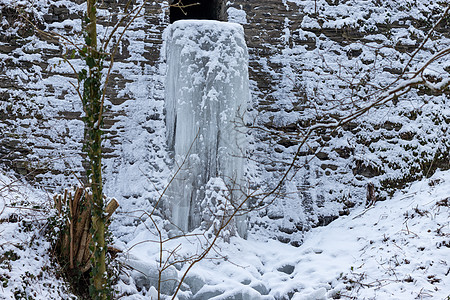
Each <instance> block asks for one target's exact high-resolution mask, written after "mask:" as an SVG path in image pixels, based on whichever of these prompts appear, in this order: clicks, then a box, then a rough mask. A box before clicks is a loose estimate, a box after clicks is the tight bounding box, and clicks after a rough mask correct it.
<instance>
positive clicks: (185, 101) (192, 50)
mask: <svg viewBox="0 0 450 300" xmlns="http://www.w3.org/2000/svg"><path fill="white" fill-rule="evenodd" d="M165 42H166V43H165V45H166V46H165V47H166V59H167V66H168V69H167V77H166V95H165V96H166V124H167V140H168V146H169V149H170V150H171V151H173V153H174V158H175V164H174V172H175V171H177V170H178V169H179V172H178V175H177V176H176V178H175V180H174V181H173V182H172V183H171V185H170V186H169V190H168V193H167V194H168V197H169V203H170V208H171V214H172V221H173V223H174V224H175V225H176V226H178V227H179V228H180V229H182V230H183V231H187V230H191V229H193V228H196V227H198V226H199V225H200V222H201V218H200V209H201V208H200V203H201V201H202V200H203V198H204V195H205V190H204V189H205V186H206V184H207V183H208V181H209V179H210V178H213V177H220V178H222V179H223V181H224V182H225V184H226V186H227V187H228V188H229V189H230V191H232V193H231V194H232V201H233V202H234V203H237V204H238V203H240V201H242V200H243V193H242V192H241V190H242V189H244V188H245V184H244V180H243V170H244V162H245V159H244V156H245V148H246V129H245V127H244V126H243V122H242V117H243V115H244V112H245V110H246V105H247V102H248V100H249V83H248V52H247V46H246V44H245V39H244V30H243V28H242V26H240V25H238V24H232V23H225V22H218V21H210V20H180V21H177V22H175V23H173V24H171V25H170V26H169V27H168V28H167V30H166V31H165ZM180 166H181V168H180ZM237 227H238V232H239V234H240V235H241V236H244V235H245V231H246V228H245V222H243V221H242V218H241V219H240V220H238V224H237Z"/></svg>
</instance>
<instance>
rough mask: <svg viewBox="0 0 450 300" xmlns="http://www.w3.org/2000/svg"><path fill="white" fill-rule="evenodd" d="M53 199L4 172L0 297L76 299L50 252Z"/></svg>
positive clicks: (0, 193)
mask: <svg viewBox="0 0 450 300" xmlns="http://www.w3.org/2000/svg"><path fill="white" fill-rule="evenodd" d="M50 199H51V198H50V197H49V195H47V194H46V193H44V192H43V191H39V190H36V189H33V188H31V187H29V186H27V185H26V184H24V183H23V182H21V181H20V180H16V179H13V178H12V177H8V176H6V175H5V174H3V172H0V299H73V298H76V297H75V296H73V295H72V294H71V293H70V291H69V287H68V286H67V284H66V283H65V282H64V281H63V280H62V278H61V276H60V275H61V274H60V272H58V267H57V265H56V264H55V261H54V258H52V256H51V254H50V253H51V243H50V242H49V240H48V238H47V236H46V229H47V225H48V217H49V211H50V207H51V202H49V200H50ZM58 273H59V274H58Z"/></svg>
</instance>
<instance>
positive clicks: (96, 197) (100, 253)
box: [83, 0, 107, 299]
mask: <svg viewBox="0 0 450 300" xmlns="http://www.w3.org/2000/svg"><path fill="white" fill-rule="evenodd" d="M96 2H97V1H96V0H87V22H88V23H87V24H86V39H85V40H86V46H87V56H86V63H87V65H88V67H89V73H88V77H87V78H86V80H85V81H84V90H83V91H84V95H83V98H84V99H83V102H84V103H83V107H84V110H85V113H86V116H85V125H86V145H85V146H86V151H87V154H88V159H89V166H90V169H89V170H88V180H89V184H90V186H91V188H92V229H93V233H92V242H91V243H92V245H91V246H92V247H93V262H92V271H91V276H92V278H91V280H92V282H91V296H92V298H94V299H106V298H107V280H106V278H107V277H106V262H105V257H106V245H105V229H106V228H105V223H106V218H105V216H104V213H103V211H104V204H103V187H102V130H101V129H102V125H103V119H102V115H103V111H102V110H103V105H102V103H101V99H102V97H101V95H102V89H101V69H102V58H101V56H100V54H99V51H98V49H97V17H96V7H95V5H96Z"/></svg>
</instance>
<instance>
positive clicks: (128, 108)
mask: <svg viewBox="0 0 450 300" xmlns="http://www.w3.org/2000/svg"><path fill="white" fill-rule="evenodd" d="M126 2H127V1H124V0H105V1H103V2H102V7H101V8H100V10H99V11H100V12H101V16H102V17H100V19H99V20H100V23H101V24H102V25H103V26H104V27H102V29H100V34H105V33H106V28H108V27H109V28H110V26H111V25H112V24H114V23H115V22H116V21H117V15H118V14H117V13H118V12H120V11H123V10H124V9H125V5H126ZM397 2H398V1H376V0H373V1H356V0H353V1H325V0H317V1H312V0H311V1H308V0H302V1H301V0H295V1H294V0H293V1H284V0H265V1H256V0H251V1H247V0H245V1H244V0H232V1H227V3H226V6H225V7H223V8H221V9H222V11H223V13H222V14H223V15H225V16H227V18H228V19H229V20H231V21H233V22H239V23H241V24H242V25H243V27H244V30H245V36H246V40H247V41H246V42H247V45H248V51H249V77H250V87H251V90H252V105H251V107H250V108H249V112H248V117H249V120H252V122H249V123H251V125H252V126H251V127H252V128H251V131H252V132H251V133H252V140H251V141H250V142H251V145H250V152H251V155H252V162H251V163H250V168H249V171H248V172H247V176H246V177H247V178H248V180H249V183H250V185H253V186H255V187H261V186H269V187H270V186H274V185H276V184H277V179H278V178H282V176H283V174H284V172H285V171H286V169H287V164H286V162H289V161H292V157H293V155H294V153H296V152H298V153H299V158H298V160H297V161H296V163H295V168H294V169H295V171H296V172H295V174H292V175H291V176H290V177H289V178H290V180H288V181H286V182H285V183H284V184H283V185H282V189H281V192H282V194H281V195H280V197H279V198H280V199H276V200H274V204H273V205H272V206H271V207H270V209H264V203H262V206H261V207H260V209H259V210H258V212H257V213H255V214H254V216H252V220H253V221H252V226H253V229H252V230H258V231H260V232H266V233H267V235H271V236H276V237H278V239H280V240H282V241H284V242H289V243H292V244H294V245H298V244H299V243H301V240H302V232H303V231H305V230H308V229H309V228H311V227H312V226H318V225H323V224H326V223H328V222H330V221H331V220H333V219H334V218H335V217H336V216H337V215H339V214H346V213H348V209H349V208H350V207H352V206H353V205H355V203H359V202H362V201H363V199H364V197H365V189H366V185H367V183H368V181H371V182H373V183H374V186H375V190H376V195H377V198H378V199H383V198H384V197H385V196H386V195H387V194H388V192H389V191H392V190H393V189H395V188H398V187H401V186H403V185H404V184H405V183H407V182H408V181H411V180H414V179H417V178H418V177H420V176H424V175H431V174H432V172H433V171H434V170H435V169H436V168H444V169H445V168H448V167H449V165H448V164H449V159H448V153H449V149H450V146H449V140H450V139H448V135H449V132H448V130H447V126H448V125H447V124H449V123H450V117H449V114H448V110H447V109H448V95H435V94H433V91H430V90H428V89H425V88H421V89H418V90H413V91H411V92H410V93H408V95H407V96H403V97H400V98H399V99H398V100H399V101H396V102H394V103H391V104H388V105H387V106H385V107H379V108H377V109H374V110H372V111H371V113H370V114H369V115H367V116H365V117H363V118H361V119H359V120H357V121H355V122H354V123H351V124H347V125H346V126H345V127H344V128H342V129H340V130H337V131H329V132H328V131H324V132H318V133H317V134H316V135H314V136H313V137H312V138H311V139H310V141H309V142H308V144H307V145H305V147H304V148H302V149H300V150H299V151H297V147H298V144H299V143H300V141H301V139H302V134H304V132H305V130H306V128H308V126H309V125H310V124H315V123H317V122H325V123H327V122H333V121H335V120H336V119H338V118H339V117H341V116H343V115H347V114H350V113H352V112H353V111H354V110H355V109H357V108H358V107H361V106H364V105H365V104H367V103H368V102H370V101H372V100H373V99H374V97H376V95H377V93H376V90H377V87H385V86H388V85H389V84H390V83H391V82H393V81H394V80H396V78H397V76H398V74H399V73H401V72H402V70H403V68H404V66H405V64H406V62H407V61H408V60H409V55H410V54H411V52H412V51H413V50H414V49H415V48H416V47H417V45H419V44H420V43H421V41H422V40H423V39H424V37H425V32H427V30H428V29H430V28H431V24H432V23H433V22H434V20H436V19H437V18H438V17H439V13H440V12H442V6H441V5H440V4H439V3H432V4H430V3H429V2H427V1H424V0H423V1H422V0H421V1H415V2H414V3H413V2H411V3H410V5H408V6H407V7H403V6H401V4H400V3H397ZM81 3H82V1H79V0H73V1H57V2H52V4H51V5H50V4H48V5H47V6H39V5H37V4H36V6H30V7H25V8H23V7H17V6H14V5H12V4H1V5H0V9H1V16H0V17H1V19H2V22H1V23H0V24H1V26H2V30H1V31H0V70H1V72H0V108H1V109H0V133H1V135H0V160H1V162H2V163H3V164H5V165H8V166H9V167H11V168H12V169H14V170H15V171H16V172H17V173H19V174H22V175H24V176H27V178H29V179H30V180H34V181H36V182H38V183H39V184H40V185H42V186H45V187H47V188H49V189H53V190H54V189H60V188H61V187H62V186H67V184H68V181H70V180H72V181H74V182H75V181H76V178H75V176H74V174H78V175H79V174H81V173H82V172H83V166H82V161H83V155H82V154H81V141H82V140H83V131H82V129H80V128H82V126H83V123H82V122H81V120H80V117H81V115H82V113H81V105H80V101H79V100H78V99H77V95H76V92H75V91H74V89H73V87H72V86H71V84H69V83H68V82H69V81H70V82H72V83H73V84H75V85H76V79H75V76H74V74H73V72H72V71H71V69H70V68H69V67H68V66H67V65H64V64H63V63H60V59H58V57H61V56H63V55H64V54H65V53H70V51H69V52H68V51H67V49H66V46H64V45H61V44H60V43H58V41H57V37H56V36H51V35H50V36H48V35H46V36H44V35H37V32H36V30H35V29H34V28H33V27H31V26H29V25H27V24H26V23H24V22H21V21H20V19H18V17H17V16H18V14H19V12H23V11H25V12H26V13H27V14H28V15H27V16H28V19H30V20H34V21H33V23H34V24H36V25H37V26H38V27H39V28H41V29H45V30H46V31H55V32H57V33H59V34H62V35H68V36H70V37H71V38H73V39H74V40H81V39H82V37H81V36H80V34H79V33H80V30H81V21H80V20H81V16H82V14H83V6H82V5H81ZM408 3H409V2H408ZM144 10H145V13H144V14H143V17H142V18H138V19H137V20H136V22H134V23H133V25H132V26H130V27H129V28H128V31H127V32H126V33H125V34H124V38H123V39H122V40H121V41H120V43H119V45H118V48H117V49H118V53H117V55H116V58H115V65H114V67H113V69H112V73H111V78H110V80H109V87H108V89H107V91H106V93H107V103H106V104H107V107H108V114H107V116H106V118H105V120H106V121H105V123H106V137H107V139H106V142H105V153H106V156H105V157H106V159H105V178H106V190H107V192H108V194H114V195H115V196H117V197H122V198H124V199H128V200H129V201H130V202H131V203H133V204H136V205H137V206H139V205H142V206H145V205H146V204H145V203H147V202H148V201H151V202H152V201H153V202H155V201H156V200H155V199H157V196H156V195H157V193H156V192H155V191H156V190H158V189H161V188H162V182H163V181H164V178H165V177H164V176H165V175H164V174H167V172H168V165H170V161H171V160H170V158H169V157H168V155H167V151H166V148H165V140H166V139H165V133H164V128H165V125H164V103H163V98H164V83H163V82H164V79H163V78H164V74H165V68H166V65H165V62H164V61H163V60H162V58H161V55H160V53H161V43H162V32H163V30H164V29H165V28H166V27H167V26H168V24H169V14H170V10H169V7H168V2H167V1H154V2H151V3H150V2H147V4H146V5H145V7H144ZM448 26H449V24H448V22H443V23H442V24H441V25H440V26H438V28H437V32H436V34H435V35H434V36H433V38H432V39H431V40H430V41H429V43H427V44H426V47H425V48H424V49H423V50H422V51H420V52H419V53H418V56H417V57H416V58H417V60H415V61H414V64H419V63H420V62H419V59H422V58H425V57H427V56H429V55H431V53H432V51H435V49H434V47H437V48H439V47H442V46H445V45H448V39H449V34H448V32H450V31H449V28H448ZM120 29H123V27H121V28H120ZM103 30H105V31H103ZM118 32H121V30H119V31H118ZM33 34H34V35H33ZM113 40H114V39H113ZM115 40H117V37H116V38H115ZM437 41H439V43H437ZM69 48H70V47H69ZM72 62H73V65H74V66H75V67H76V68H78V66H80V61H79V60H77V59H74V60H73V61H72ZM410 69H413V66H410ZM434 70H435V73H433V74H429V75H430V76H431V77H430V78H434V79H433V80H439V77H440V76H447V75H448V67H447V68H446V65H445V63H442V64H437V65H436V66H435V68H434ZM405 99H407V101H405ZM144 107H145V108H146V109H145V110H143V109H142V108H144ZM252 147H253V148H252ZM324 153H325V154H326V155H324ZM142 174H146V175H147V176H148V178H149V180H150V182H151V183H152V184H149V183H148V181H147V178H145V176H142ZM143 178H144V179H143ZM130 181H132V182H133V183H134V184H133V185H128V184H126V183H124V182H130ZM349 186H352V188H351V189H350V188H349ZM267 200H268V201H269V202H271V201H272V200H273V199H267ZM255 201H256V202H257V200H255ZM259 204H261V203H259ZM260 218H263V220H264V221H261V219H260Z"/></svg>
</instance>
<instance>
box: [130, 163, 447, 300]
mask: <svg viewBox="0 0 450 300" xmlns="http://www.w3.org/2000/svg"><path fill="white" fill-rule="evenodd" d="M448 191H450V172H449V171H446V172H438V173H437V174H435V176H433V177H432V178H431V179H429V180H423V181H420V182H417V183H415V184H413V185H412V186H411V187H410V188H409V189H407V190H404V191H401V192H398V193H397V194H396V195H395V196H394V197H393V198H392V199H389V200H387V201H384V202H377V203H376V204H375V206H373V207H370V208H368V209H366V208H364V207H360V208H357V209H355V210H354V211H353V212H352V213H351V214H350V215H349V216H345V217H341V218H339V219H337V220H335V221H334V222H332V223H331V224H330V225H328V226H325V227H318V228H315V229H312V230H311V231H310V232H308V233H307V235H306V239H305V243H304V244H303V245H302V246H300V247H298V248H295V247H293V246H290V245H287V244H283V243H281V242H279V241H276V240H269V241H262V240H258V236H257V235H250V236H249V239H248V240H243V239H241V238H238V237H234V238H232V239H231V243H230V244H227V243H222V244H220V245H218V247H217V249H220V253H218V252H216V253H213V254H211V255H209V256H208V257H207V258H206V259H205V260H203V261H201V262H200V263H199V264H198V265H196V266H195V267H194V268H193V269H192V271H191V273H189V274H190V275H189V276H192V278H195V279H196V280H191V281H192V282H191V281H187V282H186V283H187V285H188V286H190V285H192V289H191V290H190V291H191V292H192V294H193V296H192V298H189V297H190V296H189V297H188V296H186V293H184V294H182V295H183V296H182V297H180V298H179V299H216V300H218V299H241V298H242V299H287V298H286V297H288V296H289V297H292V299H297V300H299V299H304V300H306V299H310V300H313V299H315V300H317V299H342V298H349V299H415V298H421V297H422V298H425V297H429V298H430V299H444V298H446V297H448V296H449V290H450V265H449V264H448V255H449V253H450V251H449V236H450V223H449V222H450V221H449V220H450V208H449V201H450V200H449V199H450V194H449V192H448ZM193 241H194V239H191V240H190V242H186V243H184V242H182V241H181V240H176V241H172V246H175V245H176V244H177V243H180V247H179V249H181V250H179V252H177V254H180V255H187V254H189V253H192V251H195V249H196V248H198V244H195V243H192V242H193ZM140 249H143V248H140ZM156 250H157V247H154V249H153V250H148V248H147V253H148V254H149V255H150V254H151V252H152V251H155V253H154V254H153V255H156ZM136 251H139V250H136ZM223 257H226V258H227V259H226V260H227V261H223V260H222V259H221V258H223ZM186 268H187V265H184V266H182V267H181V269H180V272H184V271H185V270H186Z"/></svg>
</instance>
